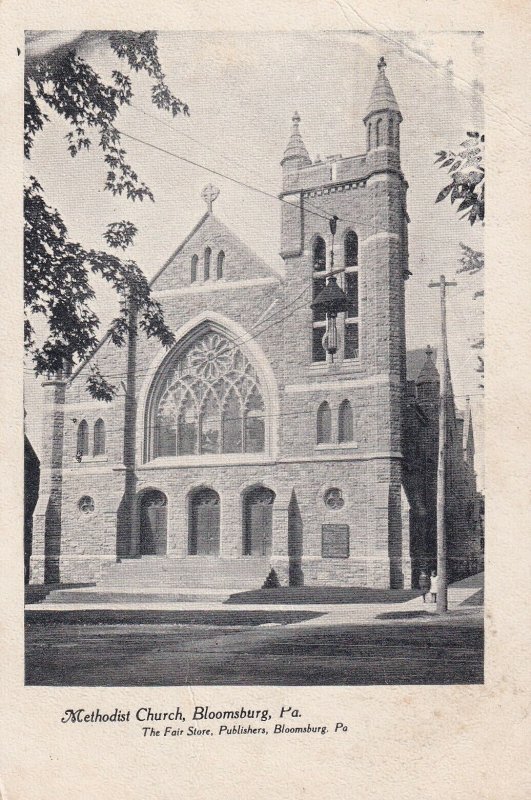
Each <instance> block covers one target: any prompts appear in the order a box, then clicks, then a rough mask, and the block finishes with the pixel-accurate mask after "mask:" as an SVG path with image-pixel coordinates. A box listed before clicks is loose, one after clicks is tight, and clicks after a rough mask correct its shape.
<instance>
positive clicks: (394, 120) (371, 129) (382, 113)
mask: <svg viewBox="0 0 531 800" xmlns="http://www.w3.org/2000/svg"><path fill="white" fill-rule="evenodd" d="M386 67H387V64H386V62H385V59H384V57H383V56H382V57H381V58H380V60H379V61H378V76H377V78H376V82H375V84H374V86H373V89H372V93H371V97H370V100H369V105H368V108H367V113H366V115H365V117H364V118H363V122H364V123H365V127H366V129H367V153H370V152H372V151H374V150H376V149H377V148H383V147H385V148H387V149H388V150H391V152H392V153H394V154H395V159H397V160H398V159H399V152H400V123H401V122H402V114H401V113H400V109H399V107H398V103H397V102H396V98H395V95H394V92H393V90H392V88H391V84H390V83H389V79H388V78H387V75H386V74H385V68H386Z"/></svg>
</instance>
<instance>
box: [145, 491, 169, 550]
mask: <svg viewBox="0 0 531 800" xmlns="http://www.w3.org/2000/svg"><path fill="white" fill-rule="evenodd" d="M167 512H168V506H167V501H166V495H165V494H163V493H162V492H159V491H158V489H151V490H150V491H148V492H144V494H143V495H142V497H141V499H140V555H142V556H161V555H166V546H167V527H168V513H167Z"/></svg>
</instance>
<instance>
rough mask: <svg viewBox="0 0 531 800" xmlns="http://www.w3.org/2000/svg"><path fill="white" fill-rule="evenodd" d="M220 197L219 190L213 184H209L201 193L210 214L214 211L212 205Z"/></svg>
mask: <svg viewBox="0 0 531 800" xmlns="http://www.w3.org/2000/svg"><path fill="white" fill-rule="evenodd" d="M218 195H219V189H218V187H217V186H214V184H212V183H209V184H207V186H205V188H204V189H203V191H202V192H201V197H202V198H203V200H204V201H205V203H206V204H207V206H208V210H209V211H210V212H211V211H212V204H213V202H214V200H215V199H216V198H217V196H218Z"/></svg>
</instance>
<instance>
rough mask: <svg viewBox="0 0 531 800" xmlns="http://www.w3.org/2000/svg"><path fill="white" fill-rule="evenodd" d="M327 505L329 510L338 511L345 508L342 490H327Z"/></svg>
mask: <svg viewBox="0 0 531 800" xmlns="http://www.w3.org/2000/svg"><path fill="white" fill-rule="evenodd" d="M324 501H325V505H326V506H328V508H331V509H333V510H338V509H340V508H343V506H344V505H345V501H344V500H343V495H342V494H341V489H336V488H333V489H327V491H326V492H325V495H324Z"/></svg>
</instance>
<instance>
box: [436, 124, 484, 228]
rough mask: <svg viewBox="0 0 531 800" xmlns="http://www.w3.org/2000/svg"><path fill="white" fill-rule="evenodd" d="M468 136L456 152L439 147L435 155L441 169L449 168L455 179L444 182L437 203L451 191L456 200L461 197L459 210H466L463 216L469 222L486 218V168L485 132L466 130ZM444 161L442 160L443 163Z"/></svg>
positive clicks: (453, 198)
mask: <svg viewBox="0 0 531 800" xmlns="http://www.w3.org/2000/svg"><path fill="white" fill-rule="evenodd" d="M467 136H468V139H466V140H465V141H464V142H461V144H460V145H459V147H460V148H461V149H460V150H459V151H458V152H457V153H454V152H452V151H451V150H450V151H446V150H440V151H439V152H438V153H436V154H435V155H436V156H437V158H436V159H435V162H434V163H435V164H439V169H446V170H447V171H448V173H449V174H450V175H451V176H452V183H451V184H448V185H447V186H445V187H444V188H443V189H442V190H441V191H440V192H439V194H438V195H437V198H436V200H435V202H436V203H440V202H441V201H442V200H444V199H445V198H446V197H448V195H450V202H451V203H452V204H453V203H454V202H455V201H456V200H461V203H460V204H459V205H458V208H457V211H458V213H459V212H461V211H464V212H465V214H464V215H463V216H462V217H461V219H468V222H469V223H470V225H474V223H475V222H476V221H477V220H480V221H481V222H483V220H484V218H485V169H484V167H483V149H484V142H485V136H484V135H481V136H480V134H479V132H478V131H472V132H468V133H467ZM441 162H442V163H441Z"/></svg>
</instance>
